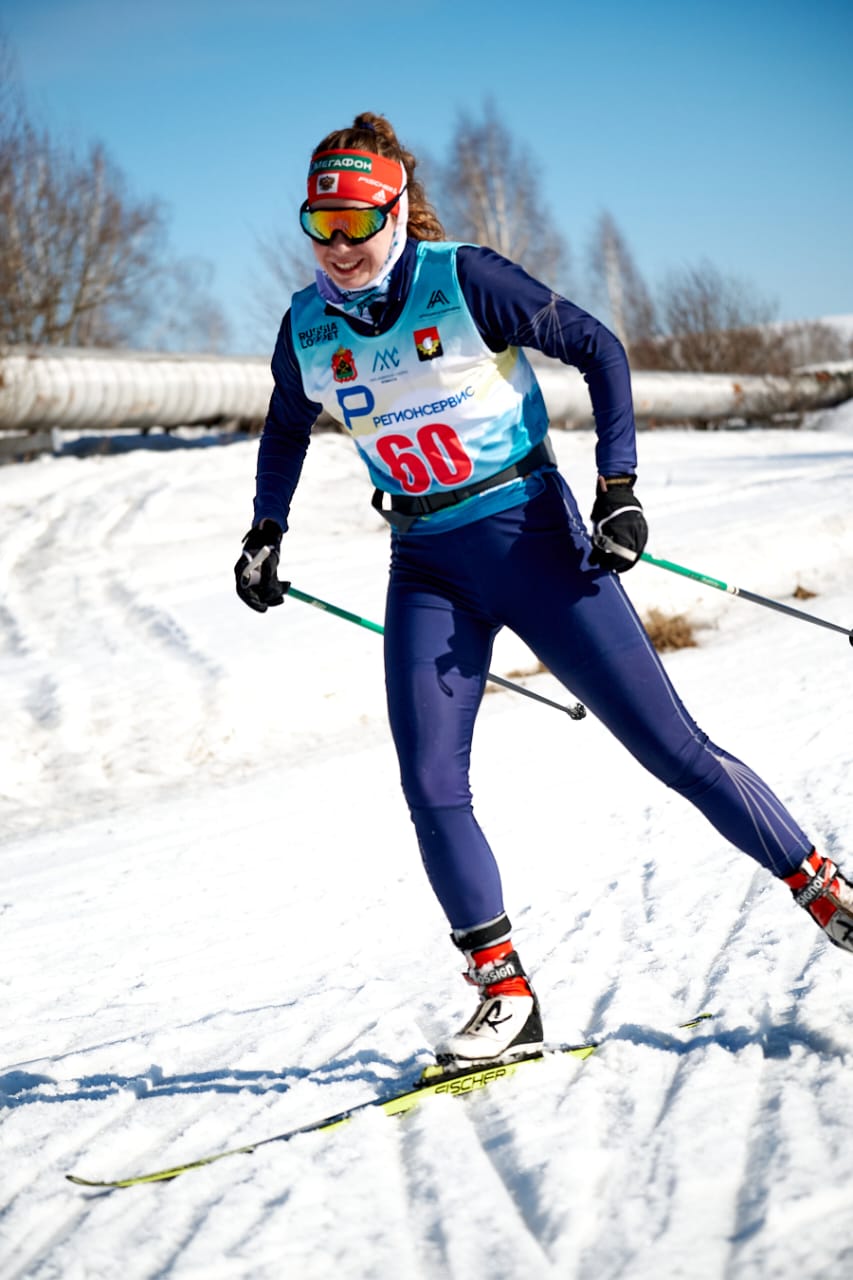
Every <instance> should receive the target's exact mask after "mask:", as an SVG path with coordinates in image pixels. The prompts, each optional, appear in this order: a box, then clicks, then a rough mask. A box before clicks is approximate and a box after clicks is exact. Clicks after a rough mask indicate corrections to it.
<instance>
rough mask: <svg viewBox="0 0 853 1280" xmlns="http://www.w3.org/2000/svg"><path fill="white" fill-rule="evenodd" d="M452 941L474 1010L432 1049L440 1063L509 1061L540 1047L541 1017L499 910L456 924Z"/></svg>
mask: <svg viewBox="0 0 853 1280" xmlns="http://www.w3.org/2000/svg"><path fill="white" fill-rule="evenodd" d="M451 936H452V938H453V941H454V943H455V944H456V946H457V947H459V949H460V950H461V951H463V952H464V953H465V956H466V959H467V961H468V971H467V973H465V975H464V977H465V978H466V980H467V981H468V982H470V983H471V984H472V985H473V986H475V987H476V988H477V989H478V991H479V994H480V1003H479V1004H478V1006H477V1008H476V1010H475V1011H474V1014H473V1016H472V1017H471V1018H469V1019H468V1021H467V1022H466V1023H465V1025H464V1027H462V1028H461V1029H460V1030H459V1031H457V1032H456V1034H455V1035H453V1036H450V1037H449V1038H448V1039H447V1040H445V1041H444V1043H443V1044H441V1045H439V1046H438V1048H437V1050H436V1057H437V1060H438V1062H439V1063H440V1064H441V1065H442V1066H465V1065H468V1064H471V1063H479V1062H483V1063H495V1062H509V1061H512V1059H513V1058H519V1057H523V1056H525V1055H526V1054H529V1053H536V1052H537V1051H538V1050H539V1049H541V1048H542V1044H543V1040H542V1017H541V1015H540V1012H539V1001H538V1000H537V999H536V993H535V992H534V990H533V988H532V987H531V985H530V983H529V982H528V980H527V975H526V973H525V972H524V969H523V968H522V965H521V961H520V960H519V958H518V953H517V952H516V951H514V950H513V946H512V941H511V940H510V923H509V920H508V919H507V917H506V916H505V915H502V916H498V917H497V919H496V920H490V921H488V923H487V924H485V925H479V926H477V927H476V928H473V929H465V930H457V931H455V932H454V933H453V934H452V935H451Z"/></svg>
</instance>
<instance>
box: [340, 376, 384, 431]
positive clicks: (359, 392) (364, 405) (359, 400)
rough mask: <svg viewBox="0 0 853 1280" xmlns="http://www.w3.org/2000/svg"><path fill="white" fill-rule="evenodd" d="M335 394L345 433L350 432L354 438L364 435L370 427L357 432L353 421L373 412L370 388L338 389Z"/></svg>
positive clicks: (373, 402) (374, 402) (373, 401)
mask: <svg viewBox="0 0 853 1280" xmlns="http://www.w3.org/2000/svg"><path fill="white" fill-rule="evenodd" d="M336 394H337V397H338V404H339V405H340V406H341V412H342V413H343V415H344V423H345V425H346V429H347V431H351V432H352V433H353V435H354V436H357V435H364V433H365V431H369V430H370V427H368V426H365V427H363V428H362V430H361V431H358V430H356V428H355V427H354V426H353V419H355V418H364V417H367V416H368V415H369V414H371V413H372V412H373V408H374V405H375V404H376V401H375V400H374V398H373V392H372V391H371V390H370V387H339V388H338V390H337V392H336Z"/></svg>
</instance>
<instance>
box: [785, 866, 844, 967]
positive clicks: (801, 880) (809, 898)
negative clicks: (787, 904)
mask: <svg viewBox="0 0 853 1280" xmlns="http://www.w3.org/2000/svg"><path fill="white" fill-rule="evenodd" d="M784 880H785V884H786V885H787V886H788V888H789V889H790V890H791V892H792V893H793V895H794V901H795V902H796V903H797V904H798V906H801V907H804V908H805V910H806V911H808V913H809V915H810V916H812V917H813V918H814V919H815V920H816V921H817V923H818V924H819V925H820V927H821V929H823V931H824V933H825V934H826V936H827V937H828V938H829V940H830V942H832V943H834V944H835V946H836V947H841V949H842V951H850V952H853V884H851V883H850V881H849V880H846V879H845V878H844V876H843V875H842V874H841V872H840V871H839V870H838V867H837V866H836V865H835V863H834V862H832V861H831V860H830V859H829V858H822V857H821V856H820V854H819V853H818V852H817V850H815V849H812V851H811V853H810V854H809V856H808V857H807V858H804V859H803V861H802V863H801V864H800V866H799V868H798V869H797V870H796V871H795V872H794V873H793V875H790V876H785V877H784Z"/></svg>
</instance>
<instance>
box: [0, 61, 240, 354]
mask: <svg viewBox="0 0 853 1280" xmlns="http://www.w3.org/2000/svg"><path fill="white" fill-rule="evenodd" d="M0 74H2V77H3V78H2V82H0V342H2V343H6V344H10V345H11V344H18V343H26V344H33V345H49V346H117V345H129V346H134V347H139V346H144V345H150V341H149V342H147V343H146V334H147V335H148V336H149V338H150V335H151V334H152V333H161V334H162V333H163V332H165V331H166V330H168V329H169V327H170V326H171V328H172V329H173V330H174V331H175V332H180V333H181V335H182V336H181V340H182V341H184V342H185V341H186V340H187V336H188V331H189V328H190V326H189V324H188V320H189V318H190V317H195V320H196V321H199V320H200V319H201V318H202V317H203V318H204V325H203V326H202V331H203V332H204V335H205V338H206V339H207V338H212V337H213V335H214V334H218V335H219V340H220V342H221V341H222V335H223V334H224V329H225V322H224V318H223V317H222V316H221V313H220V312H218V308H217V306H216V304H215V302H213V300H212V298H210V296H209V294H208V293H207V292H206V283H207V282H206V281H205V280H204V278H203V277H204V273H203V272H200V271H199V269H198V267H197V266H193V265H192V264H182V263H181V262H180V261H179V260H177V261H169V260H167V258H166V256H165V249H166V225H165V217H164V213H163V210H162V206H161V205H160V203H159V201H157V200H154V199H149V200H139V199H137V198H135V197H133V196H132V195H131V194H130V192H129V190H128V187H127V183H126V180H125V178H124V175H123V174H122V172H121V170H120V169H119V168H118V166H117V165H116V164H115V163H114V162H113V161H112V160H111V159H110V158H109V156H108V155H107V154H106V152H105V150H104V148H103V147H102V146H100V145H99V144H97V143H96V144H94V145H92V146H90V147H89V149H88V151H87V152H86V154H85V155H84V156H82V157H78V155H77V154H75V152H74V151H73V150H72V149H71V148H70V147H68V146H65V145H62V144H60V143H58V142H56V141H55V139H54V138H53V137H52V136H51V134H50V132H49V131H48V130H47V129H46V128H44V127H40V126H37V125H36V124H34V123H33V121H32V119H31V118H30V116H29V113H28V111H27V109H26V104H25V102H24V100H23V95H22V94H21V92H20V90H19V89H18V86H17V84H16V82H15V81H14V79H13V74H14V60H13V58H12V56H11V53H10V51H9V47H8V45H7V44H4V43H3V42H2V40H0ZM170 310H171V315H169V314H168V312H169V311H170ZM197 334H198V328H197V329H196V335H197Z"/></svg>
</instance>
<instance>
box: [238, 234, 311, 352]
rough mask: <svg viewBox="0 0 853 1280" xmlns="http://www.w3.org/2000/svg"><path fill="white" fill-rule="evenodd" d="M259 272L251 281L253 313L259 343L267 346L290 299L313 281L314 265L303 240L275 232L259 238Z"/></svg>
mask: <svg viewBox="0 0 853 1280" xmlns="http://www.w3.org/2000/svg"><path fill="white" fill-rule="evenodd" d="M256 247H257V251H258V257H259V259H260V269H259V272H258V273H257V274H256V275H255V276H254V277H253V280H252V286H251V287H252V311H253V317H254V320H255V326H256V328H257V329H258V331H259V340H260V341H261V342H262V343H263V344H264V348H266V347H267V346H269V343H270V334H271V333H272V334H275V331H276V329H277V328H278V326H279V324H280V323H281V318H282V316H283V315H284V313H285V311H286V310H287V308H288V307H289V306H290V299H291V297H292V296H293V294H294V293H296V292H297V290H299V289H304V288H305V286H306V285H309V284H311V282H312V281H313V279H314V269H315V266H316V263H315V261H314V255H313V254H312V252H311V249H310V247H309V245H308V243H307V240H306V237H305V236H304V235H302V234H301V233H299V234H298V235H297V234H296V233H294V234H293V235H290V234H288V232H286V231H282V230H278V231H276V232H273V233H272V234H271V235H268V236H258V238H257V242H256Z"/></svg>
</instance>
